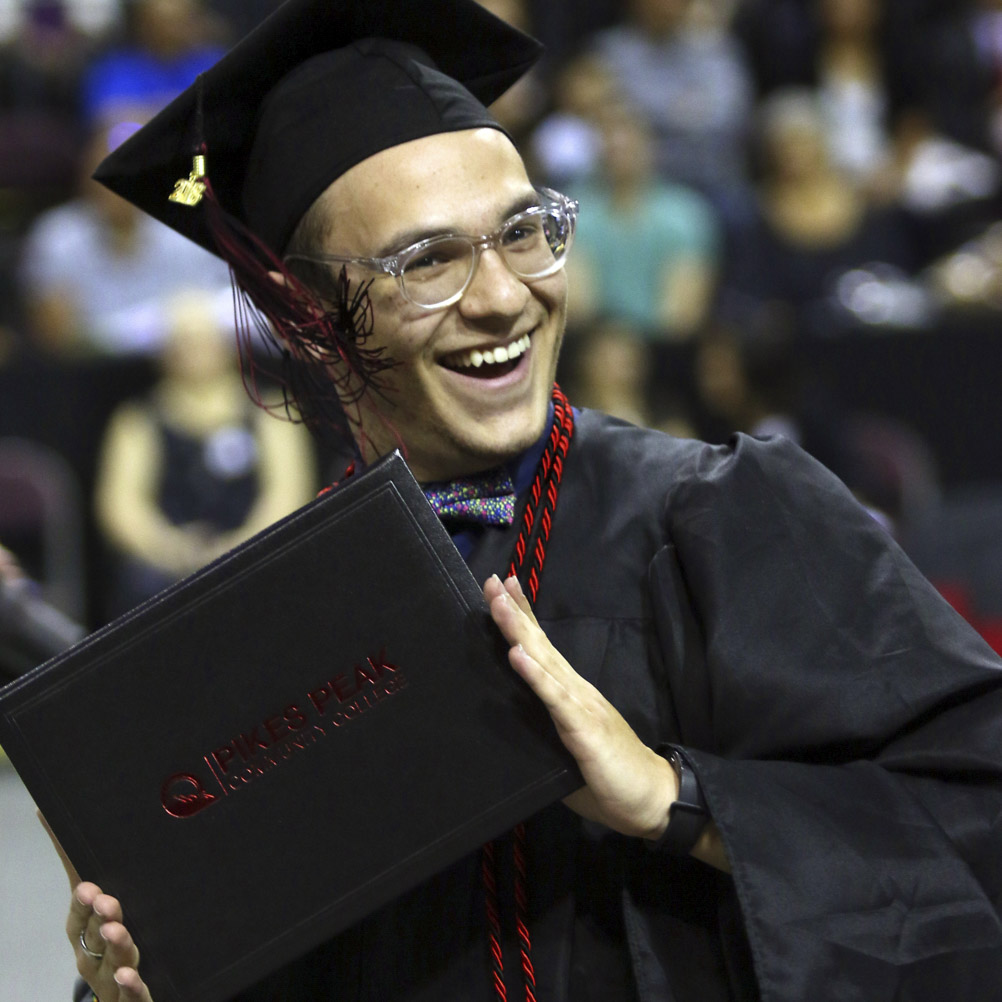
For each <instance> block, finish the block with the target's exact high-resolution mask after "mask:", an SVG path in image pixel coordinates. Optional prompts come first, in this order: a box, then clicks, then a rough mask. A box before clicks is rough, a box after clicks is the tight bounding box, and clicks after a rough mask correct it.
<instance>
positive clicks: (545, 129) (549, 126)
mask: <svg viewBox="0 0 1002 1002" xmlns="http://www.w3.org/2000/svg"><path fill="white" fill-rule="evenodd" d="M552 90H553V107H552V109H551V110H550V113H549V114H548V115H546V117H545V118H544V119H543V120H542V121H541V122H540V123H539V125H538V126H537V127H536V129H535V131H534V132H533V134H532V136H531V138H530V141H529V144H528V146H529V149H528V156H529V159H530V162H531V164H532V166H533V167H534V169H535V172H536V173H537V174H538V175H539V176H540V178H541V179H542V180H543V181H544V182H545V183H546V184H549V185H551V186H553V187H556V188H560V189H561V190H562V189H564V188H569V187H573V186H574V185H575V184H576V183H579V182H581V181H583V180H586V179H588V178H589V177H591V176H592V175H593V174H594V173H595V172H596V171H597V170H598V162H599V157H600V154H601V146H602V138H601V124H602V122H603V121H604V120H605V119H606V118H608V117H609V116H610V115H612V114H615V112H616V110H617V109H619V108H620V107H622V104H623V101H622V95H621V93H620V90H619V87H618V86H617V84H616V81H615V79H614V77H613V75H612V72H611V71H610V70H609V68H608V67H607V66H606V65H605V63H604V62H603V61H602V60H601V59H599V58H598V56H596V55H595V54H594V53H591V52H584V53H579V54H578V55H576V56H574V57H573V58H572V59H570V60H569V61H568V62H567V63H566V64H565V65H564V66H563V67H561V69H560V70H559V72H558V73H557V75H556V77H555V79H554V81H553V88H552Z"/></svg>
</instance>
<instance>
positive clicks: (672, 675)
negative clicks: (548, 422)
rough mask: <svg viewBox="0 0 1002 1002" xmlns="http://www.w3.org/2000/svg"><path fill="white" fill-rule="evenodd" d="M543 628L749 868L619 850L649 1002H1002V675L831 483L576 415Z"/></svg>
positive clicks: (742, 446) (794, 452)
mask: <svg viewBox="0 0 1002 1002" xmlns="http://www.w3.org/2000/svg"><path fill="white" fill-rule="evenodd" d="M513 538H514V532H513V531H507V532H505V531H494V532H490V533H489V534H488V535H487V536H486V537H485V539H484V540H483V542H482V543H481V544H480V545H479V546H478V548H477V550H476V551H475V553H474V554H473V556H472V559H471V561H470V565H471V568H472V569H473V572H474V574H475V575H476V576H477V577H478V579H480V580H483V579H485V578H486V577H487V576H488V575H489V574H490V573H492V572H493V571H495V570H497V569H498V568H499V567H503V566H506V564H505V560H506V558H507V556H508V554H509V553H510V550H511V545H512V540H513ZM536 612H537V616H538V618H539V619H540V622H541V624H542V625H543V627H544V628H545V629H546V631H547V633H548V635H549V636H550V638H551V640H552V641H553V642H554V644H555V645H556V646H557V648H558V649H559V650H560V651H561V652H562V653H563V654H564V656H565V657H566V658H567V659H568V661H569V662H570V663H571V664H572V665H573V666H574V667H575V668H576V669H577V670H578V671H579V672H580V673H581V674H582V675H584V676H585V677H586V678H588V679H589V680H591V681H592V682H594V683H595V684H596V685H597V686H598V687H599V688H600V689H601V690H602V691H603V692H604V693H605V694H606V696H607V697H608V698H609V699H610V700H611V701H612V702H613V703H614V704H615V705H616V706H617V708H618V709H619V710H620V711H621V712H622V713H623V714H624V716H625V717H626V719H627V720H628V721H629V722H630V723H631V724H632V726H633V727H634V729H635V730H636V731H637V733H638V734H639V735H640V737H641V738H642V739H643V740H644V741H645V742H647V743H648V744H650V745H652V746H654V745H657V744H658V743H659V742H663V741H677V742H680V743H682V744H683V745H685V746H686V748H687V750H688V751H689V752H690V757H691V759H692V761H693V763H694V765H695V769H696V772H697V774H698V776H699V780H700V783H701V785H702V788H703V791H704V793H705V796H706V799H707V801H708V803H709V807H710V810H711V813H712V815H713V818H714V820H715V821H716V823H717V826H718V828H719V829H720V832H721V835H722V837H723V840H724V843H725V845H726V849H727V853H728V856H729V858H730V861H731V865H732V867H733V879H731V878H728V877H722V876H720V875H718V874H716V873H715V871H712V870H711V869H710V868H709V867H706V866H704V865H702V864H699V863H695V862H694V861H691V860H682V861H679V860H675V859H673V858H671V857H668V856H662V855H659V854H658V853H655V852H650V851H648V850H646V849H645V847H644V845H643V844H642V843H640V842H639V840H625V839H624V840H623V856H624V880H623V894H622V902H621V904H622V908H623V910H624V917H625V923H626V929H627V935H628V940H629V946H630V951H631V955H632V961H633V969H634V974H635V976H636V980H637V988H638V993H639V995H640V998H641V1002H669V1000H676V1002H687V1000H693V1002H710V1000H715V999H754V998H761V999H762V1000H763V1002H805V1000H809V999H810V1000H814V999H839V1000H843V999H844V1000H857V999H858V1000H866V1002H881V1000H887V1002H890V1000H909V1002H925V1000H928V1002H933V1000H935V1002H940V1000H943V999H950V1000H962V999H976V1000H978V1002H993V1000H1002V921H1000V904H1002V740H1000V734H1002V671H1000V663H999V660H998V658H997V657H996V656H995V655H994V654H993V653H992V651H991V650H990V649H989V648H988V647H987V645H986V644H985V643H984V642H983V641H982V640H981V638H980V637H979V636H977V634H976V633H975V632H974V631H973V630H972V629H971V628H970V627H969V626H968V625H967V624H966V623H965V622H964V621H963V620H962V619H961V618H960V617H959V616H958V615H957V614H956V613H955V612H954V611H953V610H952V609H951V608H950V607H949V606H948V605H947V604H946V603H945V602H944V601H942V599H941V598H940V597H939V596H938V594H937V593H936V592H935V590H934V589H933V588H932V586H931V585H930V584H929V583H928V582H927V581H926V580H925V579H924V578H923V577H922V576H921V575H920V574H919V572H918V571H917V570H916V569H915V568H914V567H913V565H912V564H911V563H910V561H909V560H908V559H907V557H906V556H905V555H904V554H903V553H902V551H901V550H900V549H899V548H898V546H897V545H896V544H895V543H894V542H893V541H892V540H891V539H890V538H889V537H888V536H887V534H886V533H885V532H884V531H883V530H882V529H881V528H880V527H879V526H878V524H877V523H876V522H875V521H874V520H873V519H872V518H871V517H870V516H869V515H868V514H867V513H866V512H865V511H864V510H863V509H862V508H861V507H860V506H859V505H858V504H857V503H856V502H855V500H854V499H853V498H852V497H851V495H850V494H849V493H848V491H847V490H846V489H845V488H844V487H843V485H842V484H841V483H840V482H839V481H838V480H836V479H835V478H834V477H833V476H832V475H831V474H829V473H828V472H827V470H825V469H824V468H823V467H822V466H820V465H819V464H817V463H816V462H814V461H813V460H812V459H810V458H809V457H808V456H806V454H804V453H803V452H802V451H801V450H799V449H798V448H797V447H796V446H794V445H793V444H791V443H789V442H787V441H785V440H783V439H775V440H771V441H764V442H763V441H757V440H755V439H751V438H747V437H744V436H737V437H736V438H735V439H734V440H733V441H732V442H731V443H730V444H729V445H727V446H708V445H705V444H702V443H697V442H691V441H684V440H677V439H672V438H669V437H666V436H664V435H661V434H658V433H656V432H650V431H642V430H639V429H636V428H633V427H631V426H629V425H626V424H623V423H621V422H618V421H615V420H613V419H610V418H607V417H604V416H602V415H599V414H597V413H595V412H589V411H584V412H582V413H581V414H580V417H579V420H578V422H577V430H576V433H575V437H574V440H573V442H572V445H571V450H570V454H569V457H568V461H567V463H566V465H565V475H564V479H563V483H562V485H561V491H560V500H559V504H558V508H557V513H556V518H555V520H554V525H553V531H552V536H551V539H550V542H549V546H548V548H547V558H546V565H545V569H544V572H543V577H542V586H541V590H540V595H539V599H538V602H537V606H536ZM627 843H632V844H629V845H628V844H627Z"/></svg>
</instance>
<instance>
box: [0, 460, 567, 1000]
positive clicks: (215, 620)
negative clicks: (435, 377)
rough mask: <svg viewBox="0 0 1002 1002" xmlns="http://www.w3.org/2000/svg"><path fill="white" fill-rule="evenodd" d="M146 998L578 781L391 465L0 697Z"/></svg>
mask: <svg viewBox="0 0 1002 1002" xmlns="http://www.w3.org/2000/svg"><path fill="white" fill-rule="evenodd" d="M0 744H2V745H3V747H4V749H5V750H6V751H7V753H8V755H9V757H10V759H11V761H12V762H13V763H14V766H15V767H16V769H17V771H18V772H19V774H20V775H21V778H22V780H23V781H24V783H25V785H26V787H27V788H28V790H29V792H30V793H31V794H32V796H33V797H34V799H35V801H36V803H37V804H38V806H39V807H40V809H41V810H42V813H43V814H44V815H45V817H46V819H47V820H48V822H49V824H50V825H51V827H52V829H53V831H54V832H55V834H56V836H57V837H58V838H59V840H60V842H61V843H62V845H63V848H64V849H65V850H66V852H67V854H68V855H69V857H70V859H71V860H72V861H73V863H74V865H75V866H76V868H77V870H78V871H79V873H80V874H81V876H82V877H83V878H84V879H87V880H93V881H94V882H96V883H98V884H99V885H100V886H101V887H102V889H104V890H105V891H107V892H108V893H110V894H114V895H116V896H117V897H119V898H121V900H122V903H123V907H124V908H125V921H126V925H127V926H128V927H129V930H130V931H131V933H132V934H133V936H134V938H135V940H136V942H137V944H138V946H139V949H140V952H141V955H142V960H141V973H142V975H143V977H144V978H145V979H146V981H147V983H148V984H149V985H150V988H151V991H152V993H153V997H154V999H156V1000H157V1002H218V1000H220V999H224V998H227V997H229V996H231V995H233V994H235V993H236V992H237V991H239V990H241V989H242V988H244V987H246V986H247V985H249V984H252V983H253V982H255V981H257V980H259V979H260V978H261V977H263V976H264V975H266V974H268V973H269V972H271V971H272V970H274V969H277V968H278V967H280V966H282V965H283V964H285V963H287V962H289V961H290V960H293V959H295V958H296V957H297V956H299V955H300V954H301V953H303V952H305V951H306V950H307V949H309V948H311V947H313V946H315V945H317V944H319V943H321V942H323V941H324V940H326V939H328V938H330V937H332V936H333V935H335V934H336V933H337V932H339V931H341V930H342V929H345V928H346V927H347V926H349V925H350V924H352V923H353V922H355V921H357V920H358V919H360V918H362V917H363V916H364V915H366V914H367V913H368V912H370V911H371V910H373V909H375V908H377V907H378V906H380V905H382V904H385V903H386V902H388V901H390V900H392V899H393V898H394V897H396V896H397V895H399V894H400V893H402V892H403V891H405V890H407V889H409V888H411V887H413V886H414V885H416V884H417V883H419V882H420V881H421V880H423V879H425V878H426V877H428V876H430V875H432V874H433V873H435V872H436V871H437V870H439V869H441V868H443V867H444V866H446V865H448V864H449V863H451V862H453V861H454V860H455V859H458V858H459V857H460V856H461V855H463V854H464V853H466V852H468V851H471V850H473V849H475V848H476V847H477V846H479V845H480V844H481V843H482V842H484V841H486V840H488V839H490V838H492V837H494V836H495V835H497V834H499V833H500V832H502V831H504V830H506V829H507V828H509V827H511V826H512V825H513V824H514V823H516V822H518V821H520V820H522V819H524V818H525V817H527V816H528V815H529V814H531V813H533V812H534V811H536V810H538V809H540V808H542V807H544V806H545V805H547V804H548V803H550V802H552V801H553V800H555V799H557V798H558V797H561V796H564V795H566V794H568V793H570V792H571V791H572V790H574V789H576V788H577V787H578V786H579V785H580V782H581V781H580V776H579V774H578V773H577V771H576V768H575V766H574V763H573V760H572V759H571V758H570V756H569V755H568V754H567V752H566V751H565V750H564V749H563V747H562V746H561V744H560V742H559V740H558V738H557V736H556V732H555V730H554V728H553V725H552V723H551V721H550V719H549V716H548V715H547V713H546V712H545V709H544V708H543V706H542V704H541V703H539V701H538V700H537V699H536V697H535V696H534V695H533V694H532V693H531V692H530V691H529V690H528V688H527V687H526V686H525V685H524V683H523V682H522V681H521V679H519V678H518V677H517V676H516V675H515V673H514V672H513V671H512V669H511V668H510V667H509V665H508V663H507V646H506V644H505V643H504V641H503V639H502V638H501V637H500V634H499V633H498V631H497V630H496V628H495V627H494V625H493V623H492V622H491V621H490V617H489V613H488V611H487V607H486V604H485V602H484V599H483V596H482V594H481V589H480V586H479V584H478V583H477V582H476V581H474V579H473V577H472V576H471V575H470V572H469V571H468V569H467V568H466V565H465V564H464V563H463V560H462V558H461V557H460V555H459V553H458V552H457V551H456V549H455V547H454V546H453V544H452V541H451V540H450V539H449V537H448V534H447V533H446V532H445V530H444V529H443V528H442V526H441V525H440V523H439V521H438V519H437V518H436V517H435V515H434V513H433V512H432V510H431V508H430V506H429V505H428V503H427V501H426V500H425V498H424V496H423V495H422V493H421V490H420V488H419V487H418V485H417V483H416V482H415V481H414V479H413V477H412V476H411V474H410V472H409V470H408V469H407V467H406V465H405V464H404V462H403V460H402V459H401V458H400V457H399V455H393V456H391V457H388V458H386V459H384V460H382V461H381V462H380V463H378V464H377V465H376V466H374V467H372V468H371V469H370V470H369V471H367V472H366V473H364V474H363V475H361V476H359V477H356V478H354V479H353V480H351V481H349V482H347V483H346V484H344V485H343V486H341V487H339V488H337V489H336V490H335V491H332V492H330V493H329V494H327V495H326V496H324V497H322V498H320V499H318V500H317V501H314V502H312V503H310V504H308V505H306V506H305V507H304V508H302V509H300V510H299V511H298V512H295V513H294V514H292V515H290V516H289V517H287V518H285V519H283V520H282V521H280V522H277V523H276V524H275V525H274V526H272V527H271V528H269V529H267V530H265V531H264V532H263V533H260V534H259V535H258V536H256V537H255V538H254V539H252V540H250V541H249V542H248V543H246V544H244V545H242V546H240V547H238V548H236V549H235V550H233V551H232V552H231V553H229V554H227V555H226V556H224V557H222V558H221V559H219V560H217V561H216V562H214V563H213V564H211V565H209V566H208V567H207V568H205V569H203V570H202V571H200V572H198V573H197V574H195V575H193V576H192V577H190V578H187V579H186V580H184V581H182V582H180V583H179V584H178V585H175V586H174V587H172V588H170V589H168V590H167V591H165V592H163V593H162V594H161V595H159V596H157V597H156V598H154V599H152V600H151V601H150V602H147V603H145V604H144V605H142V606H140V607H139V608H138V609H136V610H134V611H133V612H131V613H129V614H127V615H126V616H124V617H122V618H120V619H118V620H116V621H115V622H114V623H112V624H110V625H109V626H107V627H105V628H104V629H102V630H99V631H97V632H96V633H94V634H92V635H91V636H90V637H88V638H86V639H85V640H83V641H82V642H81V643H79V644H77V645H76V646H75V647H74V648H72V649H71V650H69V651H68V652H66V653H65V654H62V655H59V656H57V657H56V658H54V659H52V660H51V661H49V662H47V663H46V664H44V665H41V666H40V667H38V668H36V669H35V670H33V671H32V672H30V673H28V674H27V675H25V676H24V677H22V678H21V679H18V680H17V681H15V682H13V683H11V684H10V685H8V686H7V687H6V688H5V689H3V690H0Z"/></svg>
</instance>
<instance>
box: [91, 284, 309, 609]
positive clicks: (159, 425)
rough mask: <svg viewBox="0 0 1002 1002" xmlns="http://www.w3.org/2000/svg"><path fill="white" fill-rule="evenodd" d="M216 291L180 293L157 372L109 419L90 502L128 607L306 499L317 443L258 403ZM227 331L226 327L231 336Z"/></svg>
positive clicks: (121, 601) (120, 604)
mask: <svg viewBox="0 0 1002 1002" xmlns="http://www.w3.org/2000/svg"><path fill="white" fill-rule="evenodd" d="M218 312H219V311H218V310H217V309H216V304H215V303H214V301H213V300H212V299H211V298H210V297H208V296H206V295H205V294H204V293H202V292H196V291H192V292H185V293H179V294H177V295H176V296H175V297H174V299H173V300H172V301H171V303H170V305H169V308H168V320H169V338H168V341H167V344H166V346H165V348H164V354H163V359H162V367H163V377H162V379H161V381H160V382H159V383H158V385H157V386H156V387H155V388H154V390H153V392H152V393H151V395H150V396H149V398H148V399H145V400H142V401H137V402H129V403H126V404H124V405H123V406H122V407H121V408H120V409H119V410H118V411H117V412H116V413H115V414H114V415H113V416H112V419H111V421H110V423H109V426H108V430H107V434H106V438H105V442H104V446H103V449H102V455H101V461H100V464H99V470H98V477H97V485H96V498H95V509H96V516H97V520H98V524H99V527H100V529H101V531H102V532H103V535H104V537H105V539H106V540H107V542H108V543H109V544H110V545H111V547H112V548H113V549H114V551H115V552H116V553H117V554H118V556H119V558H120V559H119V561H118V565H117V573H116V575H115V577H116V588H115V593H114V595H113V596H112V597H111V599H110V601H109V603H108V607H109V611H110V612H111V613H113V614H117V613H121V612H124V611H125V610H126V609H128V608H130V607H132V606H133V605H135V604H137V603H138V602H140V601H142V600H144V599H146V598H148V597H150V596H151V595H153V594H155V593H156V592H157V591H159V590H161V589H162V588H164V587H166V586H167V585H168V584H170V583H171V582H172V581H175V580H178V579H179V578H181V577H183V576H185V575H187V574H189V573H191V572H193V571H195V570H196V569H198V568H199V567H201V566H202V565H204V564H206V563H208V562H209V561H210V560H212V559H214V558H215V557H218V556H220V555H221V554H223V553H225V552H226V551H227V550H229V549H230V548H232V547H233V546H235V545H236V544H238V543H240V542H242V541H243V540H245V539H247V538H248V537H249V536H251V535H252V534H253V533H255V532H258V531H259V530H261V529H264V528H265V527H266V526H268V525H270V524H271V523H272V522H274V521H275V520H276V519H278V518H280V517H281V516H283V515H286V514H288V513H289V512H291V511H293V510H294V509H295V508H297V507H299V506H300V505H302V504H304V503H305V502H306V501H308V500H310V499H311V498H312V497H313V496H314V494H315V492H316V482H315V480H316V475H315V471H314V469H313V454H312V451H311V446H310V443H309V437H308V435H307V433H306V432H305V431H304V430H303V428H301V427H300V426H298V425H293V424H291V423H290V422H287V421H280V420H276V419H275V418H274V417H272V416H270V415H269V414H267V413H265V412H264V411H262V410H261V409H259V408H257V407H255V405H254V404H252V403H251V402H250V400H249V399H248V397H247V393H246V391H245V389H244V385H243V380H242V378H241V375H240V371H239V366H238V356H237V352H236V348H235V345H234V344H233V343H232V331H231V330H227V328H226V325H225V324H222V323H220V321H219V319H218V316H217V314H218ZM227 335H229V338H228V337H227Z"/></svg>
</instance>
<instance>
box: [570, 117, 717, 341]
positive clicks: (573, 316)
mask: <svg viewBox="0 0 1002 1002" xmlns="http://www.w3.org/2000/svg"><path fill="white" fill-rule="evenodd" d="M601 138H602V156H601V171H600V173H599V176H598V177H597V178H596V181H595V183H593V184H582V185H580V186H579V187H575V188H572V189H571V191H572V193H573V194H574V195H575V196H576V197H579V198H580V201H581V214H580V217H579V219H578V228H577V234H576V237H575V246H574V255H573V257H571V258H569V259H568V264H567V268H568V270H569V273H570V275H571V283H572V287H573V289H574V295H573V296H572V297H571V299H570V304H569V310H570V312H569V320H570V321H571V322H572V323H575V324H582V323H587V322H590V321H591V320H593V319H596V318H605V319H608V320H612V321H616V322H619V323H627V324H629V325H631V326H632V327H634V328H635V330H636V331H637V332H638V333H639V334H640V335H641V336H643V337H646V338H648V339H654V340H657V339H668V340H678V339H683V338H687V337H689V336H690V335H691V334H692V333H693V331H695V330H697V329H698V328H699V326H700V324H702V322H703V321H704V319H705V318H706V314H707V309H708V306H709V303H710V299H711V296H712V293H713V290H714V287H715V279H716V276H717V268H718V264H719V258H720V243H721V238H720V234H719V232H718V230H719V227H718V221H717V217H716V214H715V212H714V210H713V207H712V205H711V204H710V203H709V202H708V201H707V200H706V199H705V198H704V197H703V196H702V195H700V194H699V193H697V192H696V191H694V190H692V189H690V188H688V187H683V186H682V185H678V184H670V183H668V182H665V181H662V180H660V179H659V177H658V176H657V174H656V173H655V171H654V164H653V143H652V138H651V134H650V129H649V127H648V126H647V124H646V122H644V121H643V120H642V119H641V118H640V117H639V116H638V115H636V114H634V113H631V112H630V111H629V110H628V109H626V108H625V107H621V109H620V112H619V114H618V115H616V116H612V117H610V118H609V120H608V121H606V122H605V124H604V125H603V127H602V131H601Z"/></svg>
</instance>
